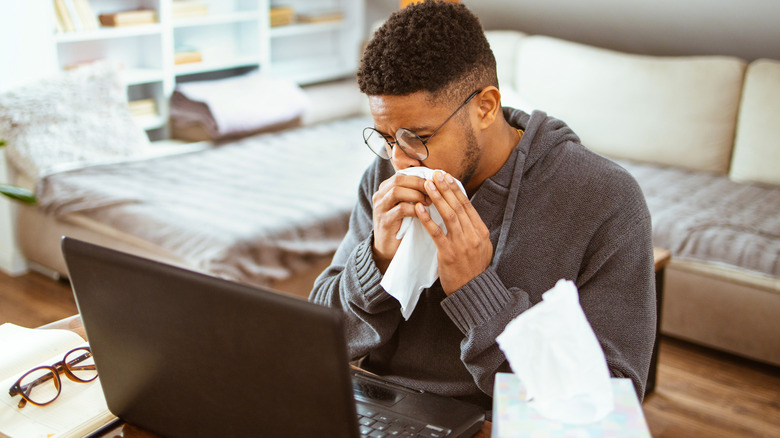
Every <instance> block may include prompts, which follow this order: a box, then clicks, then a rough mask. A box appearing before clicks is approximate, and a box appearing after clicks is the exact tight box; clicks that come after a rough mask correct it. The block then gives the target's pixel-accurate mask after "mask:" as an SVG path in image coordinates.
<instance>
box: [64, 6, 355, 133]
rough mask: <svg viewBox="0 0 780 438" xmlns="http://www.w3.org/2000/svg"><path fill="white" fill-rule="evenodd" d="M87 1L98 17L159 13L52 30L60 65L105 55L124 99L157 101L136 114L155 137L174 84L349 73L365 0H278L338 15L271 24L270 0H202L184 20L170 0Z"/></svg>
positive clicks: (308, 79)
mask: <svg viewBox="0 0 780 438" xmlns="http://www.w3.org/2000/svg"><path fill="white" fill-rule="evenodd" d="M71 1H72V0H71ZM88 1H89V5H90V7H91V9H92V11H93V12H94V13H95V14H96V15H99V14H102V13H112V12H119V11H127V10H134V9H153V10H155V11H156V13H157V22H156V23H154V24H143V25H133V26H120V27H100V28H99V29H97V30H82V31H78V30H77V31H73V32H62V33H56V34H55V35H54V44H55V46H56V58H57V60H56V64H57V65H58V66H59V68H61V69H65V68H68V67H71V66H73V65H76V64H79V63H84V62H90V61H94V60H96V59H103V58H106V59H112V60H116V61H118V62H120V63H121V65H122V66H123V68H124V79H125V82H126V83H127V87H128V97H129V99H130V100H131V101H132V100H138V99H150V98H151V99H154V101H155V103H156V106H157V110H158V115H157V116H155V117H144V118H143V119H139V123H140V124H141V125H142V126H143V127H144V128H145V129H146V130H147V132H148V133H149V136H150V138H151V139H153V140H159V139H164V138H167V137H168V126H167V124H168V114H169V105H168V102H169V98H170V96H171V93H172V92H173V90H174V89H175V87H176V84H177V83H179V82H186V81H190V80H200V79H208V78H210V77H226V76H231V75H234V74H238V73H243V72H246V71H247V70H251V69H259V70H260V71H261V72H263V73H267V74H269V75H272V76H277V77H285V78H289V79H292V80H294V81H296V82H298V83H299V84H301V85H305V84H310V83H315V82H322V81H327V80H331V79H337V78H340V77H345V76H348V75H351V74H353V73H354V71H355V69H356V68H357V63H358V58H359V51H360V44H361V42H362V38H363V34H362V33H363V20H364V0H284V2H283V3H282V2H281V1H280V2H279V4H278V5H279V6H288V7H293V8H294V11H295V12H296V13H297V14H298V13H306V14H314V15H316V14H319V13H326V12H333V11H335V12H337V13H338V14H339V15H340V16H341V19H338V20H331V21H324V22H314V23H293V24H290V25H286V26H279V27H273V28H272V27H270V18H269V17H270V15H269V11H270V8H271V7H274V6H277V1H276V0H202V3H204V4H205V5H206V7H207V10H208V13H207V14H206V15H200V16H191V17H186V18H176V17H174V14H173V0H88ZM52 3H53V2H52ZM53 15H56V14H53ZM52 28H54V26H52ZM180 47H190V48H195V49H197V50H198V51H199V52H200V54H201V57H202V60H201V61H200V62H195V63H187V64H180V65H176V64H175V62H174V53H175V51H176V49H177V48H180Z"/></svg>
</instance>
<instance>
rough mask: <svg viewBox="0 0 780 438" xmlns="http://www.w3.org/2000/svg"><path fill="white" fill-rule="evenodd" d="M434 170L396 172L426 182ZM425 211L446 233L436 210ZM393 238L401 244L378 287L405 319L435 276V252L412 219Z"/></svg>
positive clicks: (430, 241) (434, 246) (405, 222)
mask: <svg viewBox="0 0 780 438" xmlns="http://www.w3.org/2000/svg"><path fill="white" fill-rule="evenodd" d="M435 171H436V170H435V169H429V168H427V167H411V168H408V169H401V170H399V171H398V172H397V173H401V174H404V175H412V176H417V177H420V178H425V179H428V180H430V179H432V178H433V173H434V172H435ZM441 172H443V171H441ZM455 181H457V183H458V187H460V189H461V191H463V193H466V190H465V189H464V188H463V185H462V184H461V183H460V181H458V180H455ZM425 210H426V211H427V212H428V214H429V215H430V216H431V220H433V222H434V223H435V224H436V225H438V226H439V227H440V228H441V229H442V231H444V233H445V234H447V227H445V226H444V221H443V220H442V218H441V215H439V211H438V210H437V209H436V207H435V206H434V205H433V204H431V205H429V206H427V207H425ZM396 238H398V239H401V243H400V245H399V246H398V250H397V251H396V253H395V257H393V260H391V261H390V265H389V266H388V267H387V270H386V271H385V275H384V277H383V278H382V281H381V283H380V284H381V286H382V287H383V288H384V289H385V291H387V293H389V294H390V295H391V296H393V297H395V299H397V300H398V302H399V303H401V315H403V317H404V319H406V320H408V319H409V317H410V316H411V315H412V312H413V311H414V308H415V306H417V301H418V300H419V299H420V294H421V293H422V291H423V289H425V288H427V287H430V286H431V285H432V284H433V283H434V282H435V281H436V279H437V278H438V277H439V274H438V271H439V262H438V260H437V256H438V251H437V249H436V244H435V243H433V238H432V237H431V235H430V234H428V231H426V229H425V227H424V226H423V224H422V222H420V220H419V219H417V218H416V217H405V218H404V220H403V221H402V222H401V228H400V229H399V230H398V233H397V234H396Z"/></svg>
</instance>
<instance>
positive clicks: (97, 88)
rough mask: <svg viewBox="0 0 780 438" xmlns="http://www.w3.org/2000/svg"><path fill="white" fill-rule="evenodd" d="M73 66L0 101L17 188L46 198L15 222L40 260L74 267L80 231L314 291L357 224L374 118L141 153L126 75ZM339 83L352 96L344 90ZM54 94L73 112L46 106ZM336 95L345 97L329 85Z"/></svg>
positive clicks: (225, 273)
mask: <svg viewBox="0 0 780 438" xmlns="http://www.w3.org/2000/svg"><path fill="white" fill-rule="evenodd" d="M67 75H68V76H67V78H66V79H67V80H66V82H67V81H70V82H67V83H65V84H63V80H64V79H62V78H59V79H57V80H56V81H54V82H53V83H51V84H48V85H46V86H42V85H40V84H38V89H36V90H34V91H33V92H31V91H30V90H29V89H27V90H22V91H20V92H17V93H16V94H14V95H11V96H10V97H9V95H7V94H6V95H4V96H0V116H3V117H0V122H2V123H0V125H2V126H0V134H2V135H3V136H5V138H8V139H9V147H8V148H7V149H9V150H8V151H7V154H6V155H7V158H8V160H9V161H10V162H11V163H12V164H13V165H14V167H15V168H16V169H17V175H18V177H17V183H19V184H20V185H27V186H31V187H32V186H34V187H35V189H36V193H37V195H38V198H39V204H38V205H36V206H22V207H19V209H18V215H17V221H16V222H17V236H16V237H17V244H18V246H19V249H20V250H21V252H22V254H23V255H24V257H25V258H26V259H27V260H28V262H29V263H30V265H31V266H33V267H37V268H39V269H40V270H44V271H48V272H50V273H52V274H54V275H63V276H67V269H66V267H65V264H64V261H63V258H62V255H61V252H60V249H59V242H60V237H61V236H62V235H68V236H72V237H75V238H79V239H83V240H87V241H90V242H94V243H97V244H101V245H106V246H110V247H113V248H116V249H119V250H123V251H126V252H130V253H133V254H137V255H141V256H144V257H148V258H152V259H155V260H160V261H163V262H167V263H171V264H175V265H178V266H182V267H185V268H188V269H192V270H196V271H199V272H205V273H208V274H211V275H215V276H220V277H223V278H228V279H231V280H234V281H238V282H242V283H247V284H252V285H259V286H270V287H272V288H275V289H278V290H282V291H287V292H292V293H295V294H297V295H300V296H307V295H308V293H309V291H310V289H311V285H312V283H313V281H314V279H315V278H316V276H317V275H318V274H319V273H320V272H322V270H324V268H325V267H327V265H328V263H329V262H330V259H331V257H332V255H333V253H334V252H335V250H336V248H337V247H338V245H339V243H340V241H341V239H342V238H343V236H344V234H345V233H346V231H347V227H348V221H349V215H350V213H351V210H352V208H353V206H354V204H355V200H356V199H357V190H358V183H359V180H360V177H361V175H362V173H363V172H364V170H365V168H366V167H367V166H368V165H369V164H370V162H371V161H372V160H373V159H375V157H374V155H373V154H372V153H371V152H370V151H369V150H368V148H366V147H365V145H364V144H363V141H362V138H361V135H360V133H361V131H362V129H363V128H364V127H365V126H371V125H372V123H373V122H372V121H371V119H370V118H369V117H367V116H365V115H362V116H361V115H357V116H355V115H353V116H350V117H341V118H338V119H336V120H330V121H327V122H322V123H314V122H316V118H317V117H319V118H320V119H327V118H331V119H332V118H333V117H334V116H335V115H336V114H337V113H338V110H334V111H331V113H330V114H327V115H319V116H316V117H315V119H312V118H311V117H310V118H309V120H308V121H306V123H307V124H306V126H301V127H298V128H294V129H287V130H284V131H277V132H271V133H261V134H256V135H252V136H249V137H244V138H242V139H239V140H234V141H228V142H221V143H217V144H210V145H208V146H206V147H189V149H187V147H183V148H182V147H179V148H181V149H180V150H179V152H178V153H172V154H171V153H165V154H161V153H160V152H159V150H158V151H156V152H154V149H155V146H149V147H148V148H146V149H147V151H146V152H144V153H136V152H135V151H137V150H138V147H139V145H142V143H146V145H142V146H148V141H147V140H146V138H145V136H144V134H143V132H142V131H140V130H139V129H138V127H137V126H135V125H133V126H130V125H131V124H130V125H129V124H128V123H127V119H128V118H129V115H128V114H127V110H126V107H127V101H126V97H125V96H124V95H123V91H122V90H123V89H122V88H121V87H120V88H119V92H118V93H117V92H116V90H115V89H114V88H116V87H114V88H112V84H113V85H116V84H115V83H114V82H115V78H114V79H111V80H108V79H105V78H106V77H107V74H106V72H105V71H102V72H100V71H97V72H96V71H92V72H87V73H78V74H76V73H67ZM74 75H75V76H74ZM78 75H81V76H80V77H79V76H78ZM108 76H110V75H108ZM352 86H353V87H354V85H352ZM47 87H48V91H46V92H45V93H43V97H42V96H41V93H42V92H41V91H40V89H45V88H47ZM342 88H343V87H342ZM63 90H67V91H63ZM337 91H338V94H339V95H340V96H342V100H343V99H344V97H343V96H344V93H343V91H344V90H343V89H337ZM63 92H65V93H67V95H62V93H63ZM112 93H114V94H113V95H112ZM357 94H359V93H357ZM31 95H32V96H31ZM354 95H355V94H352V95H351V96H353V97H351V98H352V99H354ZM112 96H113V97H112ZM55 100H56V101H58V102H63V101H67V107H65V109H64V110H63V109H62V108H57V107H56V105H54V106H52V105H48V106H47V104H46V102H47V101H55ZM321 100H323V99H321ZM325 100H327V101H328V102H329V103H331V104H332V102H333V101H334V100H335V99H333V96H327V93H326V98H325ZM31 102H32V103H31ZM353 103H354V100H353ZM353 106H354V105H353ZM343 112H344V111H342V113H343ZM359 113H360V111H359V110H358V111H352V114H359ZM3 123H5V124H4V125H3ZM123 129H124V131H123ZM133 129H135V131H133ZM139 136H140V137H139ZM142 137H143V138H142ZM53 138H56V141H54V142H53V141H52V140H51V139H53ZM47 142H48V144H47V145H44V143H47ZM134 143H135V144H134ZM63 144H64V145H65V146H64V147H63ZM11 146H13V147H11ZM44 146H45V147H44ZM174 148H176V147H174ZM20 151H21V152H20ZM127 151H132V152H130V153H126V152H127ZM149 151H153V152H152V153H150V152H149ZM182 151H185V152H182ZM85 157H86V158H85Z"/></svg>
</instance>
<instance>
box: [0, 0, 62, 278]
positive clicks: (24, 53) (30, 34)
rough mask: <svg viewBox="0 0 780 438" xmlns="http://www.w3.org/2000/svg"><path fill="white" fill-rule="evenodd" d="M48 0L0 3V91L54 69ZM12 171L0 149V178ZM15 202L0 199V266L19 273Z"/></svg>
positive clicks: (22, 265) (22, 267)
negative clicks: (0, 4)
mask: <svg viewBox="0 0 780 438" xmlns="http://www.w3.org/2000/svg"><path fill="white" fill-rule="evenodd" d="M50 2H51V0H3V4H2V6H0V41H2V43H0V92H3V91H4V90H8V89H10V88H13V87H16V86H19V85H22V84H24V83H26V82H29V81H32V80H35V79H37V78H40V77H43V76H45V75H48V74H50V73H51V72H53V71H54V69H56V63H55V57H54V44H52V35H53V32H52V31H51V28H50V25H51V23H54V21H53V19H52V16H51V15H49V14H50V13H51V8H50V7H49V4H50ZM10 179H11V173H10V169H9V168H8V166H7V164H6V160H5V156H4V152H0V182H10ZM15 209H16V206H15V205H14V204H12V203H11V202H10V201H8V200H7V199H6V198H5V197H2V199H0V269H2V270H3V271H5V272H7V273H10V274H20V273H22V272H24V271H25V270H26V268H27V266H26V264H25V261H24V258H23V257H22V255H21V253H20V252H19V250H18V248H17V245H16V240H15V237H14V236H15V235H16V233H15V230H16V226H15Z"/></svg>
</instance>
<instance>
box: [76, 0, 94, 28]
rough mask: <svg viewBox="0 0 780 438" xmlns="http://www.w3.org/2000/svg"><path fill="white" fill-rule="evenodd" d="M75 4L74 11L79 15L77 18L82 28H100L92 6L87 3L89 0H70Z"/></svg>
mask: <svg viewBox="0 0 780 438" xmlns="http://www.w3.org/2000/svg"><path fill="white" fill-rule="evenodd" d="M72 1H73V2H74V4H75V7H76V11H77V12H78V15H79V20H80V21H81V25H82V26H83V27H84V30H96V29H98V28H100V22H99V21H98V18H97V15H96V14H95V12H94V11H92V6H90V4H89V0H72Z"/></svg>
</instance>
